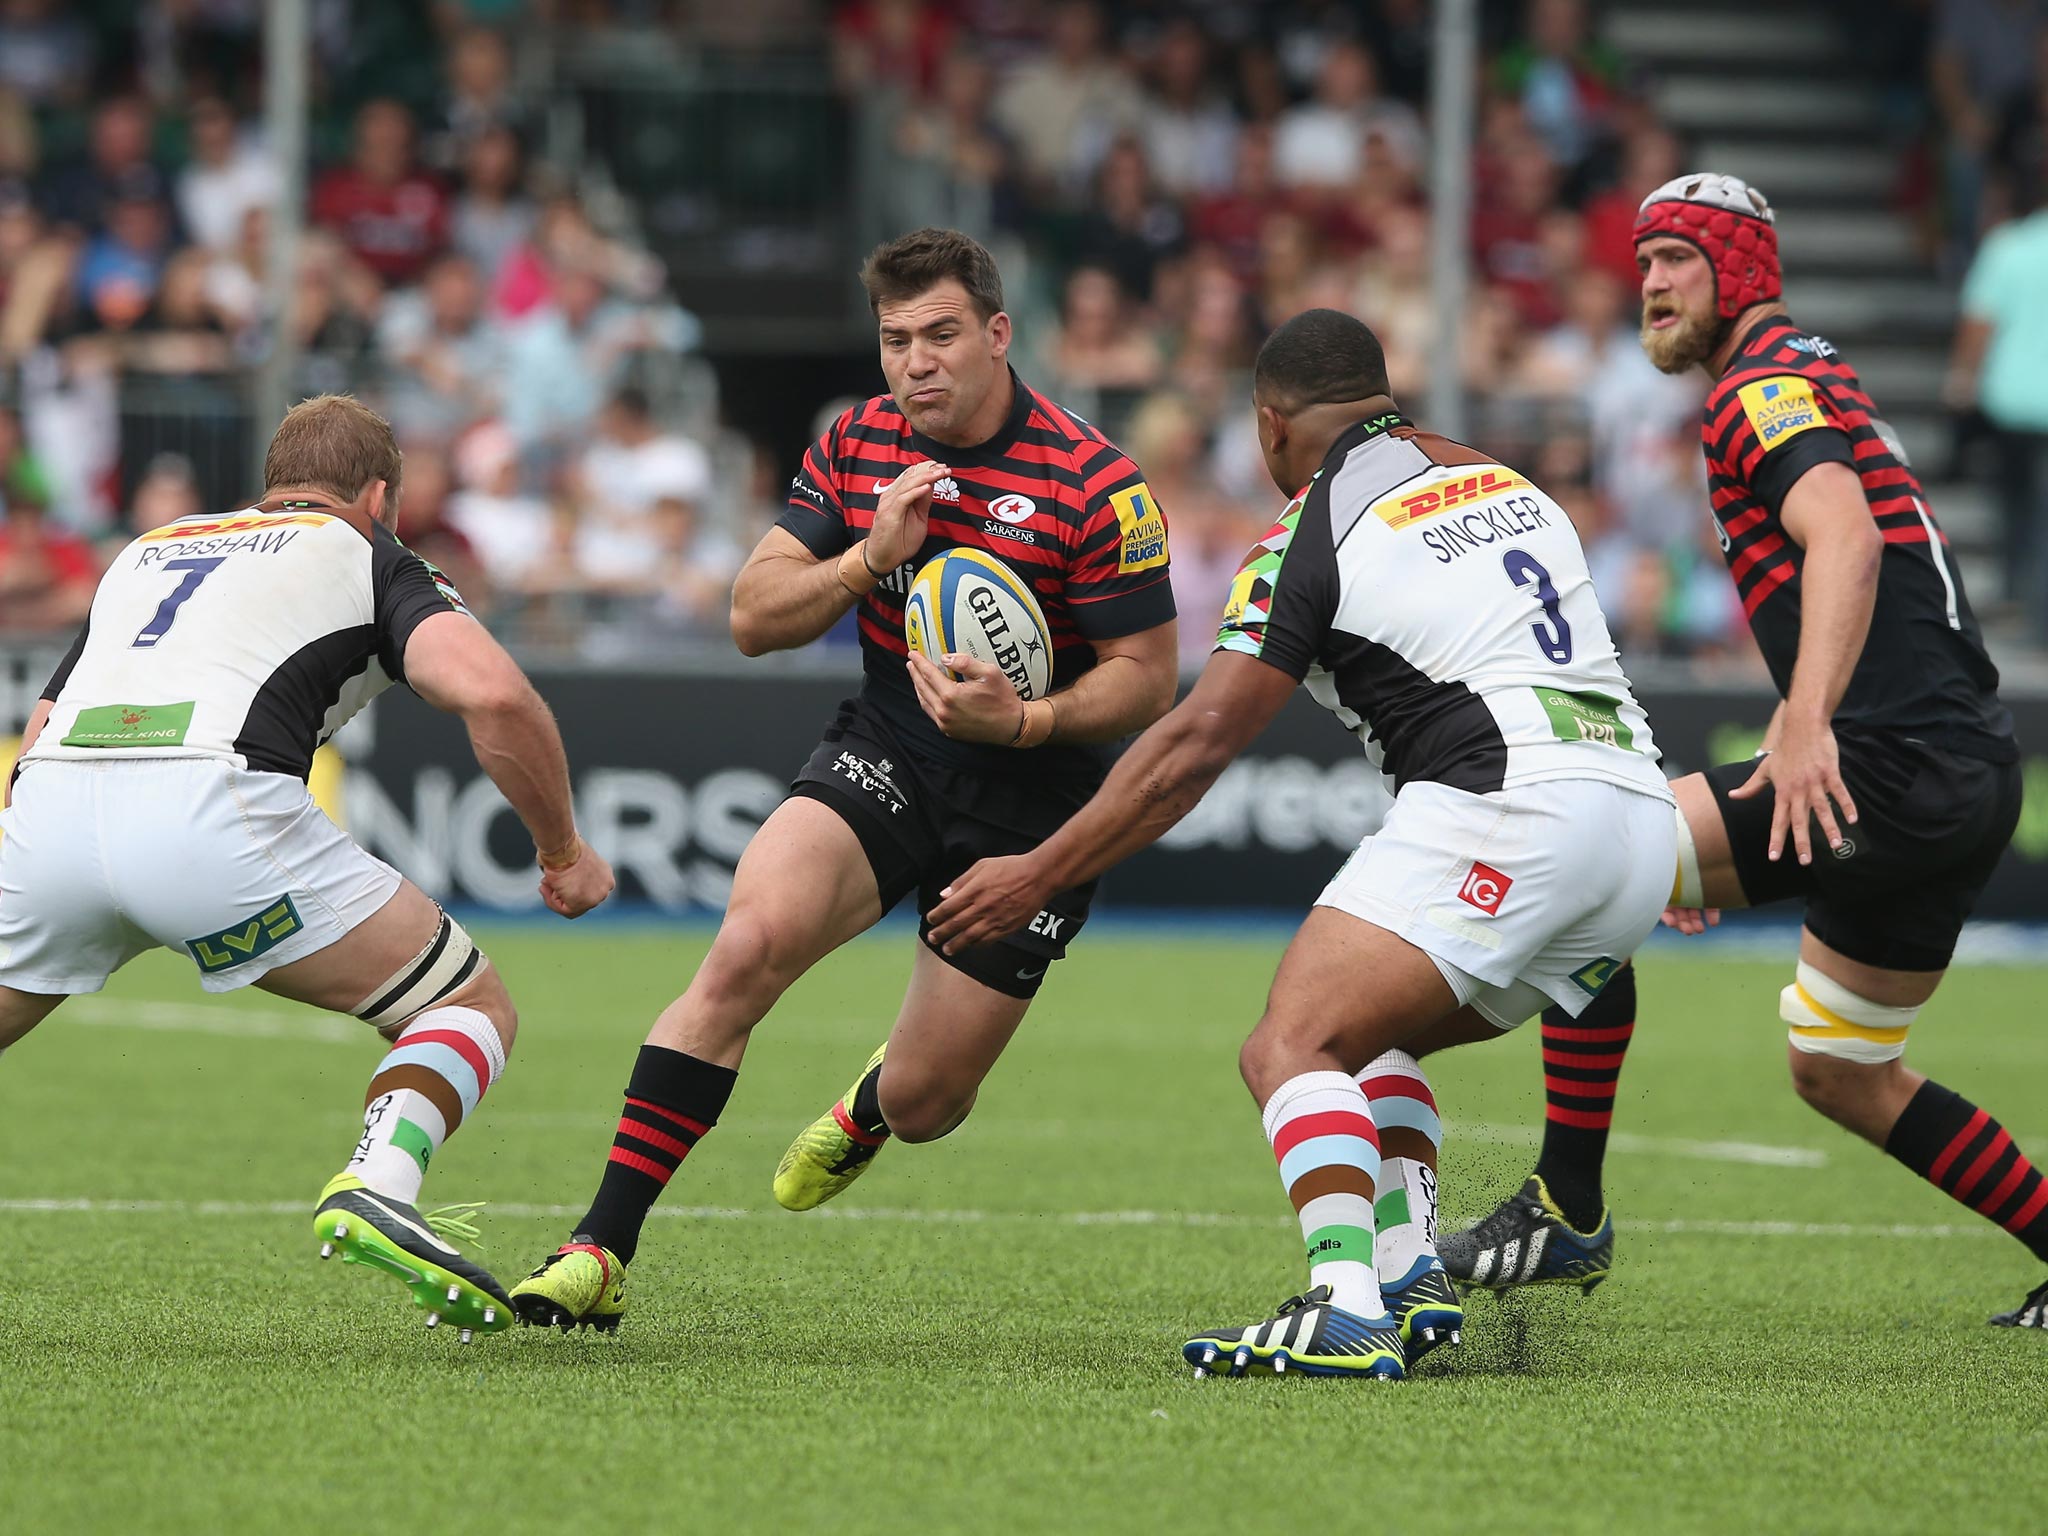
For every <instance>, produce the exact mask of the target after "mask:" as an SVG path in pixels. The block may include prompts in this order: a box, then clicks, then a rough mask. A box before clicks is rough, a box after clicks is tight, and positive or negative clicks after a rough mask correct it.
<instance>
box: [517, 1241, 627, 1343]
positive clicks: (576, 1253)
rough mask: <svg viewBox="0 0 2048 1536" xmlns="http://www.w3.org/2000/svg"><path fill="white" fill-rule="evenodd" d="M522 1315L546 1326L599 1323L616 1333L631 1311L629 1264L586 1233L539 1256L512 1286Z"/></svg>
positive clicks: (601, 1329)
mask: <svg viewBox="0 0 2048 1536" xmlns="http://www.w3.org/2000/svg"><path fill="white" fill-rule="evenodd" d="M512 1310H513V1311H514V1312H516V1313H518V1314H519V1321H520V1322H522V1323H531V1324H534V1325H536V1326H538V1327H543V1328H559V1329H561V1330H562V1331H563V1332H564V1333H567V1332H569V1331H570V1330H571V1329H572V1328H595V1329H596V1330H597V1331H598V1332H599V1333H616V1332H618V1328H619V1320H620V1319H621V1318H623V1317H624V1316H625V1315H626V1266H625V1264H624V1263H623V1262H621V1261H620V1259H619V1256H618V1255H617V1254H615V1253H613V1252H612V1251H611V1249H609V1248H604V1247H600V1246H599V1245H598V1244H596V1243H593V1242H592V1241H591V1240H590V1239H589V1238H588V1237H587V1236H585V1235H584V1234H583V1233H580V1232H579V1233H577V1234H576V1236H574V1237H572V1238H570V1239H569V1241H568V1242H566V1243H564V1244H562V1246H561V1247H559V1248H557V1249H556V1250H555V1251H554V1252H553V1253H551V1254H549V1255H548V1256H547V1257H546V1258H544V1259H542V1260H541V1261H540V1267H539V1268H538V1269H536V1270H535V1271H534V1272H533V1273H532V1274H530V1275H528V1276H527V1277H526V1278H525V1279H524V1280H522V1281H520V1282H519V1283H518V1284H517V1285H515V1286H513V1287H512Z"/></svg>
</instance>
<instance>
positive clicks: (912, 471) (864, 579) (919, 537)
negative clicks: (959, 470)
mask: <svg viewBox="0 0 2048 1536" xmlns="http://www.w3.org/2000/svg"><path fill="white" fill-rule="evenodd" d="M948 473H950V471H949V470H948V469H947V467H946V466H945V465H943V464H935V463H933V462H931V461H930V460H926V461H925V462H924V463H922V464H913V465H911V466H910V468H908V469H906V470H905V471H903V473H902V474H900V475H898V476H897V477H896V479H895V480H894V481H892V482H891V483H890V484H889V486H888V487H887V488H885V489H884V490H883V491H882V493H881V495H880V497H879V499H878V500H877V501H876V504H875V525H874V530H873V532H871V533H870V534H869V535H868V536H867V537H866V538H864V539H862V540H860V541H859V542H857V543H855V544H854V545H853V546H852V547H851V548H849V549H847V550H845V551H843V552H842V553H841V554H840V555H839V556H838V557H837V558H836V559H821V558H820V557H819V556H818V555H817V554H815V553H813V552H812V551H811V550H810V549H809V548H808V547H807V546H806V545H805V544H804V542H803V540H801V539H799V538H798V537H797V536H796V535H795V534H793V533H791V532H789V530H788V529H786V528H770V529H769V530H768V531H767V532H766V533H765V534H763V535H762V536H761V542H760V543H759V544H756V545H755V546H754V552H753V553H752V554H751V555H749V556H747V563H746V564H745V565H744V566H742V567H741V568H740V574H739V576H738V578H737V579H735V580H734V582H733V584H732V643H733V644H734V645H736V646H738V647H739V648H740V654H741V655H743V656H761V655H765V654H766V653H767V652H769V651H789V650H794V649H796V647H798V646H800V645H809V644H810V643H811V642H812V641H813V640H815V639H817V638H818V637H819V636H820V635H822V634H824V633H825V631H826V630H828V629H830V628H831V627H832V626H833V625H834V624H836V623H838V622H839V618H840V615H842V614H844V613H845V612H846V610H847V609H849V608H851V607H852V606H853V605H854V604H855V603H857V602H859V601H860V600H861V599H862V598H863V597H865V596H867V594H868V593H870V592H872V591H873V590H874V589H875V588H876V587H877V586H878V585H880V583H881V581H882V578H883V577H885V576H887V575H888V574H889V573H890V572H891V571H893V570H895V569H896V567H897V566H899V565H901V564H903V562H904V561H906V560H909V559H912V558H913V557H915V556H916V554H917V552H918V551H919V550H920V549H922V548H923V547H924V535H925V529H926V527H927V525H928V524H929V521H930V518H931V510H932V487H933V486H935V485H937V484H938V483H939V481H940V480H942V479H944V478H945V477H946V475H947V474H948Z"/></svg>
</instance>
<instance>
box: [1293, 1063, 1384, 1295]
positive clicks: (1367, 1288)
mask: <svg viewBox="0 0 2048 1536" xmlns="http://www.w3.org/2000/svg"><path fill="white" fill-rule="evenodd" d="M1263 1119H1264V1123H1265V1127H1266V1137H1267V1139H1268V1140H1269V1141H1271V1142H1272V1143H1273V1156H1274V1157H1275V1158H1277V1159H1278V1160H1279V1163H1280V1182H1281V1183H1282V1184H1284V1185H1286V1186H1287V1198H1288V1199H1289V1200H1291V1201H1293V1202H1294V1214H1295V1216H1296V1218H1297V1219H1298V1220H1299V1221H1300V1222H1301V1235H1302V1240H1303V1241H1304V1242H1305V1243H1306V1244H1307V1247H1308V1264H1309V1271H1308V1272H1309V1282H1308V1283H1309V1285H1310V1287H1311V1288H1313V1287H1315V1286H1318V1285H1327V1286H1328V1287H1329V1288H1330V1299H1331V1301H1332V1303H1333V1304H1334V1305H1336V1306H1338V1307H1341V1308H1343V1309H1344V1310H1345V1311H1346V1312H1351V1313H1355V1314H1356V1315H1357V1316H1359V1317H1379V1316H1381V1315H1383V1314H1384V1313H1385V1312H1386V1310H1387V1308H1386V1303H1385V1302H1384V1301H1382V1300H1381V1299H1380V1287H1379V1281H1378V1280H1377V1279H1376V1278H1375V1276H1374V1274H1373V1213H1372V1205H1373V1195H1374V1191H1375V1187H1376V1183H1377V1181H1378V1179H1379V1172H1380V1138H1379V1131H1378V1130H1377V1129H1376V1128H1375V1127H1374V1125H1373V1119H1372V1109H1371V1107H1370V1106H1369V1105H1368V1104H1367V1103H1366V1098H1365V1095H1364V1094H1363V1093H1361V1092H1359V1089H1358V1084H1357V1083H1355V1082H1353V1081H1352V1080H1351V1078H1350V1076H1349V1075H1348V1074H1347V1073H1343V1072H1304V1073H1302V1074H1301V1075H1300V1076H1299V1077H1290V1078H1289V1079H1288V1080H1287V1081H1286V1082H1284V1083H1282V1084H1281V1085H1280V1086H1279V1087H1278V1088H1277V1089H1275V1090H1274V1093H1273V1097H1272V1098H1270V1099H1268V1100H1267V1101H1266V1109H1265V1114H1264V1116H1263Z"/></svg>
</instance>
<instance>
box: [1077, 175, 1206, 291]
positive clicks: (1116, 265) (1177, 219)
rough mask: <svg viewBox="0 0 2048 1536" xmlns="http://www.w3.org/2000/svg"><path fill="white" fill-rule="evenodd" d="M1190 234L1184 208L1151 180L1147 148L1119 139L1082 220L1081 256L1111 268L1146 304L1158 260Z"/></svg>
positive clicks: (1166, 255) (1172, 252) (1125, 288)
mask: <svg viewBox="0 0 2048 1536" xmlns="http://www.w3.org/2000/svg"><path fill="white" fill-rule="evenodd" d="M1186 239H1187V226H1186V224H1185V223H1184V222H1183V221H1182V219H1181V214H1180V209H1179V208H1178V207H1177V206H1176V205H1175V204H1174V203H1173V202H1171V201H1170V200H1168V199H1167V198H1164V197H1161V196H1160V195H1159V192H1158V190H1157V188H1155V187H1154V186H1153V184H1152V171H1151V168H1150V167H1149V166H1148V165H1146V163H1145V151H1144V149H1143V148H1142V147H1141V146H1140V145H1139V143H1138V141H1137V140H1136V139H1119V140H1118V141H1117V142H1116V143H1115V144H1113V145H1111V146H1110V150H1109V153H1108V154H1107V155H1106V156H1105V157H1104V158H1103V162H1102V169H1101V171H1100V172H1098V173H1097V175H1096V178H1095V196H1094V198H1093V200H1092V202H1091V206H1090V207H1089V210H1088V212H1087V214H1086V215H1085V216H1084V217H1083V218H1082V220H1081V230H1080V235H1079V238H1078V241H1077V244H1078V245H1079V247H1080V254H1081V259H1082V260H1083V261H1086V262H1090V263H1092V264H1094V265H1097V266H1101V267H1105V268H1107V269H1108V270H1109V271H1110V272H1113V273H1114V274H1115V275H1116V279H1117V281H1118V282H1119V283H1121V284H1122V285H1123V287H1124V291H1125V292H1127V293H1129V294H1130V295H1131V296H1132V297H1133V298H1135V299H1136V300H1137V301H1138V302H1139V303H1140V304H1145V303H1149V302H1150V301H1151V298H1152V279H1153V275H1154V274H1155V273H1156V272H1157V271H1158V268H1159V264H1160V263H1161V262H1162V261H1165V260H1167V259H1169V258H1170V257H1172V256H1174V255H1176V254H1177V253H1178V252H1179V251H1180V249H1181V247H1182V246H1183V245H1184V244H1185V242H1186Z"/></svg>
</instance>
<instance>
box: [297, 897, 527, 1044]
mask: <svg viewBox="0 0 2048 1536" xmlns="http://www.w3.org/2000/svg"><path fill="white" fill-rule="evenodd" d="M444 923H446V924H448V927H449V932H450V940H451V942H454V943H458V944H464V945H465V946H466V936H465V935H462V934H460V932H459V930H457V929H455V927H454V924H453V921H452V920H451V919H448V918H447V917H446V916H445V914H444V913H443V912H442V911H441V908H440V907H439V905H437V904H436V903H435V901H434V899H433V898H432V897H431V896H429V895H427V893H426V892H425V891H423V890H421V889H420V888H419V887H418V886H416V885H414V884H413V883H412V882H411V881H410V880H400V881H399V883H398V888H397V889H396V890H394V891H393V892H392V893H391V897H390V899H389V900H387V901H386V902H385V903H384V905H383V906H381V907H379V908H378V909H377V910H376V911H375V912H373V913H371V914H370V915H369V916H368V917H366V918H365V919H363V921H361V922H359V923H357V924H356V925H355V926H354V927H352V928H350V929H349V930H348V932H347V933H345V934H343V935H342V936H341V937H340V938H338V939H336V940H335V941H334V942H333V943H332V944H329V945H327V946H326V947H325V948H322V949H317V950H315V951H314V952H313V953H312V954H310V955H307V956H306V957H305V958H303V959H300V960H294V961H291V962H290V963H289V964H286V965H280V966H278V967H277V968H276V969H275V970H272V971H268V972H266V973H265V974H264V975H263V976H262V977H261V978H260V979H258V980H257V982H256V985H257V986H258V987H261V988H262V989H263V990H264V991H265V992H272V993H275V994H276V995H277V996H279V997H288V998H291V999H292V1000H293V1001H294V1002H300V1003H310V1004H312V1005H313V1006H314V1007H315V1008H327V1009H331V1010H333V1011H334V1012H336V1013H365V1014H366V1011H367V1010H368V1009H370V1008H372V1007H373V1006H375V1005H376V1004H378V1003H380V1002H381V1001H383V999H384V998H385V997H386V996H387V995H388V994H390V993H391V992H392V990H393V989H394V988H401V987H403V985H404V983H405V981H406V979H407V977H408V976H409V975H410V974H411V973H412V972H413V971H414V970H416V969H417V968H418V967H419V966H420V965H421V963H422V962H424V961H426V960H427V959H428V956H429V951H431V950H432V949H433V948H434V947H435V945H436V944H437V942H440V941H441V931H442V926H443V924H444ZM467 971H468V974H467V975H466V976H464V977H463V979H462V984H461V985H460V986H459V987H457V988H455V989H454V990H452V991H448V992H445V993H441V994H439V995H438V996H435V997H434V998H433V1001H434V1002H436V1003H443V1004H461V1005H464V1006H468V1007H473V1008H477V1009H479V1010H481V1011H482V1012H484V1013H485V1014H487V1015H489V1016H490V1018H491V1021H492V1022H493V1023H494V1024H496V1025H497V1026H498V1031H499V1033H500V1034H501V1035H503V1036H504V1037H505V1043H506V1044H507V1045H510V1044H511V1034H512V1028H513V1024H514V1017H513V1013H512V1006H511V1000H510V998H509V997H508V996H507V995H506V992H505V986H504V982H503V981H502V980H501V979H500V977H499V976H498V973H497V971H496V969H495V968H493V967H492V966H491V965H490V963H489V961H487V960H485V959H484V958H483V957H482V956H481V955H479V956H478V957H477V961H476V963H475V964H474V965H471V966H468V967H467ZM450 979H452V977H451V978H450ZM413 1011H415V1012H416V1011H417V1010H413ZM408 1017H410V1015H409V1014H405V1015H402V1016H393V1017H390V1018H388V1019H387V1020H384V1021H383V1022H381V1023H379V1024H378V1025H377V1027H378V1028H379V1030H380V1032H381V1033H384V1034H386V1035H393V1034H395V1033H396V1032H397V1031H398V1030H399V1029H401V1028H403V1027H404V1024H405V1022H406V1018H408Z"/></svg>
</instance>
